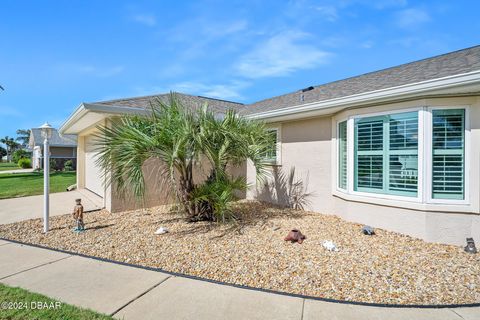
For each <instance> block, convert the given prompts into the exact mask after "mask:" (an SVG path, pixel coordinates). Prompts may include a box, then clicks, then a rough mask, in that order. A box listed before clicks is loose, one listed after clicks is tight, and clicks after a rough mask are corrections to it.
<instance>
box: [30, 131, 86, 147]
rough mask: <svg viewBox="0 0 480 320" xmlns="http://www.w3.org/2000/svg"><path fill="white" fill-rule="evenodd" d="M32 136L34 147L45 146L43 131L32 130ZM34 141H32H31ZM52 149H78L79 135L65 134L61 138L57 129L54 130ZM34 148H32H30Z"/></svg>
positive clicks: (51, 141)
mask: <svg viewBox="0 0 480 320" xmlns="http://www.w3.org/2000/svg"><path fill="white" fill-rule="evenodd" d="M30 135H33V141H34V146H42V145H43V140H44V139H43V137H42V130H41V129H39V128H32V129H31V133H30ZM31 140H32V139H30V141H31ZM49 142H50V146H51V147H76V146H77V135H75V134H64V135H63V136H60V134H59V133H58V131H57V129H53V131H52V137H51V138H50V139H49ZM30 147H32V146H30Z"/></svg>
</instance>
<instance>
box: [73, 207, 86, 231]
mask: <svg viewBox="0 0 480 320" xmlns="http://www.w3.org/2000/svg"><path fill="white" fill-rule="evenodd" d="M75 203H76V204H75V207H74V208H73V219H75V221H76V222H77V226H76V227H75V229H73V231H77V232H80V231H85V225H84V223H83V206H82V199H75Z"/></svg>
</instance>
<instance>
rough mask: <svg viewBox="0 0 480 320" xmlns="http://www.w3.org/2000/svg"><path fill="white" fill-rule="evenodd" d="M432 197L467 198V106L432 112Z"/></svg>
mask: <svg viewBox="0 0 480 320" xmlns="http://www.w3.org/2000/svg"><path fill="white" fill-rule="evenodd" d="M432 117H433V121H432V129H433V130H432V153H433V156H432V197H433V198H434V199H458V200H462V199H464V198H465V194H464V193H465V190H464V188H465V110H464V109H454V110H452V109H449V110H433V112H432Z"/></svg>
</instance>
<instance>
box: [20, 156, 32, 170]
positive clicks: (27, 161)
mask: <svg viewBox="0 0 480 320" xmlns="http://www.w3.org/2000/svg"><path fill="white" fill-rule="evenodd" d="M18 166H19V167H20V168H22V169H28V168H31V167H32V161H31V160H30V159H28V158H21V159H20V160H18Z"/></svg>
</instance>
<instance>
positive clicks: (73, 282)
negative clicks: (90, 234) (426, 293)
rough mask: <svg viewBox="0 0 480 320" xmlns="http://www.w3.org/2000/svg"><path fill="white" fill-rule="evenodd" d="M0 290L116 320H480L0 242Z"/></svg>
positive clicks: (459, 312)
mask: <svg viewBox="0 0 480 320" xmlns="http://www.w3.org/2000/svg"><path fill="white" fill-rule="evenodd" d="M0 282H2V283H4V284H7V285H10V286H18V287H22V288H25V289H28V290H31V291H33V292H38V293H42V294H44V295H47V296H49V297H52V298H55V299H58V300H60V301H63V302H66V303H70V304H74V305H77V306H80V307H86V308H91V309H93V310H96V311H99V312H102V313H106V314H110V315H113V316H114V317H116V318H119V319H209V320H210V319H296V320H304V319H305V320H307V319H308V320H312V319H347V320H348V319H355V320H362V319H369V320H371V319H422V320H425V319H432V320H433V319H435V320H441V319H446V320H448V319H452V320H461V319H465V320H474V319H480V308H478V307H475V308H455V309H414V308H379V307H365V306H356V305H348V304H339V303H329V302H323V301H316V300H310V299H303V298H296V297H290V296H284V295H278V294H272V293H265V292H260V291H255V290H248V289H241V288H235V287H231V286H226V285H220V284H214V283H211V282H206V281H200V280H193V279H189V278H185V277H177V276H172V275H169V274H166V273H162V272H156V271H149V270H145V269H140V268H135V267H130V266H124V265H120V264H116V263H109V262H103V261H99V260H95V259H90V258H84V257H79V256H76V255H70V254H65V253H60V252H56V251H52V250H46V249H40V248H36V247H31V246H26V245H19V244H16V243H12V242H8V241H3V240H0Z"/></svg>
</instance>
